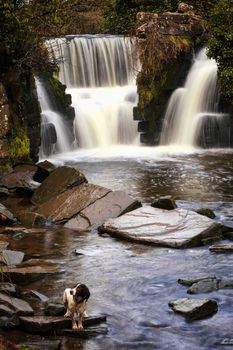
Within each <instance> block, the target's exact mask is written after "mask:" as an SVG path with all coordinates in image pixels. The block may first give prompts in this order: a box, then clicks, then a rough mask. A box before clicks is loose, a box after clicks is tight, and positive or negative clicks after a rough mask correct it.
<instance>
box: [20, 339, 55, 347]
mask: <svg viewBox="0 0 233 350" xmlns="http://www.w3.org/2000/svg"><path fill="white" fill-rule="evenodd" d="M23 346H24V347H25V346H27V350H30V349H31V350H48V349H49V350H58V349H60V346H61V341H60V340H47V339H43V341H25V342H24V343H21V344H18V347H19V349H24V348H23ZM18 347H17V348H18Z"/></svg>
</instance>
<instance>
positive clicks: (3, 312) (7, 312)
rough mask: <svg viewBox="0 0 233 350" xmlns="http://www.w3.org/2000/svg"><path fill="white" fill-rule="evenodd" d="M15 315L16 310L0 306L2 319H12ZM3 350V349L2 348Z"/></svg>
mask: <svg viewBox="0 0 233 350" xmlns="http://www.w3.org/2000/svg"><path fill="white" fill-rule="evenodd" d="M14 314H15V310H13V309H12V308H10V307H8V306H7V305H3V304H0V315H1V317H8V318H9V317H12V316H13V315H14ZM0 349H1V348H0Z"/></svg>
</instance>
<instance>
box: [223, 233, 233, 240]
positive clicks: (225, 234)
mask: <svg viewBox="0 0 233 350" xmlns="http://www.w3.org/2000/svg"><path fill="white" fill-rule="evenodd" d="M224 237H226V238H227V239H229V240H230V241H233V232H232V231H229V232H224Z"/></svg>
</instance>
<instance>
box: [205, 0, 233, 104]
mask: <svg viewBox="0 0 233 350" xmlns="http://www.w3.org/2000/svg"><path fill="white" fill-rule="evenodd" d="M208 49H209V50H208V54H209V56H210V57H212V58H214V59H215V60H216V62H217V64H218V75H219V80H220V85H221V90H222V93H223V94H224V96H225V97H226V98H227V99H228V100H229V101H230V102H231V104H232V105H233V1H232V0H220V1H219V2H218V4H217V5H216V6H215V7H214V9H213V11H212V12H211V15H210V19H209V42H208Z"/></svg>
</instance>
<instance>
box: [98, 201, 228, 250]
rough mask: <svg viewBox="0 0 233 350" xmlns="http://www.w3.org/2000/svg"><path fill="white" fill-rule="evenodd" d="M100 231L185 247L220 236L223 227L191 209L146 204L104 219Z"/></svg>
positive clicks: (166, 245) (152, 242) (139, 240)
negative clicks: (160, 207)
mask: <svg viewBox="0 0 233 350" xmlns="http://www.w3.org/2000/svg"><path fill="white" fill-rule="evenodd" d="M99 230H100V232H106V233H109V234H110V235H112V236H113V237H119V238H122V239H127V240H130V241H133V242H139V243H145V244H153V245H157V246H165V247H173V248H187V247H194V246H198V245H201V244H202V240H203V239H204V238H207V237H213V236H216V235H219V234H220V233H221V230H222V226H221V225H220V224H217V223H215V222H214V221H213V220H211V219H209V218H206V217H204V216H202V215H199V214H197V213H195V212H193V211H190V210H186V209H180V208H178V209H174V210H170V211H168V210H162V209H157V208H152V207H147V206H145V207H142V208H139V209H136V210H134V211H131V212H129V213H127V214H125V215H122V216H120V217H119V218H116V219H109V220H107V221H105V222H104V224H103V225H102V226H101V227H100V228H99Z"/></svg>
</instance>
